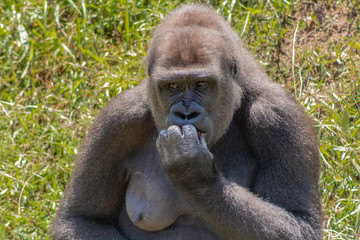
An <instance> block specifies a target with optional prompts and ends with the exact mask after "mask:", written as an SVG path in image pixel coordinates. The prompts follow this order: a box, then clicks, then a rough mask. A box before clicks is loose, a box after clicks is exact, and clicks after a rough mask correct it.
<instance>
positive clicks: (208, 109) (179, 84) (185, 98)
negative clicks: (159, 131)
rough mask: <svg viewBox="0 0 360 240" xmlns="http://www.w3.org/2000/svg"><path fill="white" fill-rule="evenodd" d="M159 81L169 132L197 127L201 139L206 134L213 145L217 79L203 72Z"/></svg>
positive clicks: (158, 86) (160, 95) (176, 75)
mask: <svg viewBox="0 0 360 240" xmlns="http://www.w3.org/2000/svg"><path fill="white" fill-rule="evenodd" d="M157 80H158V81H157V87H156V88H157V89H158V94H159V100H160V101H161V102H162V104H163V107H164V108H165V109H164V111H165V112H166V116H165V122H164V123H165V126H166V127H165V128H167V127H169V126H171V125H176V126H179V127H180V128H182V126H184V125H193V126H194V127H195V128H196V130H197V133H198V136H199V137H200V135H201V134H203V135H204V137H205V139H206V140H207V142H210V140H211V139H212V134H213V129H214V122H213V119H214V116H212V112H213V111H212V106H214V105H215V103H216V100H217V99H216V96H217V94H216V93H217V81H216V78H215V77H214V76H211V75H207V74H206V73H202V72H192V73H189V72H187V73H183V74H181V73H178V74H175V75H173V76H172V78H171V79H157Z"/></svg>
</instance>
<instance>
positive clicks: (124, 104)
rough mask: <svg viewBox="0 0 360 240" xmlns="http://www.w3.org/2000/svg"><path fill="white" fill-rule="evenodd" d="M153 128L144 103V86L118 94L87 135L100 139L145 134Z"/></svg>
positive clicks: (147, 108)
mask: <svg viewBox="0 0 360 240" xmlns="http://www.w3.org/2000/svg"><path fill="white" fill-rule="evenodd" d="M154 128H155V125H154V123H153V119H152V115H151V112H150V108H149V106H148V104H147V101H146V90H145V84H140V85H138V86H136V87H134V88H133V89H129V90H126V91H124V92H121V93H119V94H118V95H117V96H115V97H114V98H113V99H111V101H110V102H109V103H108V104H107V106H106V107H105V108H104V109H103V110H102V111H101V113H100V114H99V116H98V117H97V118H96V120H95V122H94V124H93V126H92V127H91V129H90V131H89V134H90V135H98V136H99V137H100V136H101V138H103V137H105V136H106V138H111V137H116V136H117V137H119V136H123V137H124V136H128V135H133V137H135V136H134V135H138V134H139V133H140V134H145V133H146V132H148V131H152V130H153V129H154Z"/></svg>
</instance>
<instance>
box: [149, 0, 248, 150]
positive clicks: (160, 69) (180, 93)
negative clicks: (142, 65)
mask: <svg viewBox="0 0 360 240" xmlns="http://www.w3.org/2000/svg"><path fill="white" fill-rule="evenodd" d="M204 11H206V12H208V14H204ZM212 11H213V10H211V9H209V8H205V9H204V8H203V7H196V5H195V7H194V5H192V6H191V7H189V6H186V7H183V8H180V9H178V10H176V11H174V12H172V13H171V14H169V16H168V17H167V18H166V19H165V20H164V21H163V22H162V23H161V24H160V26H159V27H158V29H157V30H156V31H155V34H154V38H153V41H152V44H151V47H150V49H149V51H148V55H147V57H146V61H147V63H148V75H149V78H148V80H147V84H148V88H147V89H148V93H147V94H148V97H149V103H150V106H151V111H152V114H153V117H154V120H155V123H156V125H157V128H158V129H167V128H168V127H169V126H170V125H177V126H180V127H181V126H183V125H186V124H191V125H194V126H195V128H196V129H197V131H198V134H199V135H200V134H201V133H203V134H205V135H204V136H205V139H206V141H207V142H208V144H209V145H213V144H214V143H215V142H216V141H217V140H218V139H219V138H221V136H223V135H224V133H225V132H226V130H227V128H228V127H229V125H230V122H231V120H232V118H233V115H234V112H235V111H236V109H237V108H238V107H239V105H240V101H241V95H242V91H241V88H240V87H239V84H238V81H237V80H236V79H237V78H238V76H239V71H238V67H239V66H238V63H237V59H236V56H237V54H236V53H237V52H238V51H239V49H240V45H241V43H240V41H239V40H238V38H237V36H236V34H235V33H234V32H233V31H232V29H231V28H230V26H229V25H228V24H227V23H226V22H225V21H224V20H223V19H222V18H221V17H220V16H218V15H217V14H214V13H213V12H212ZM205 16H206V17H205ZM234 39H235V40H234Z"/></svg>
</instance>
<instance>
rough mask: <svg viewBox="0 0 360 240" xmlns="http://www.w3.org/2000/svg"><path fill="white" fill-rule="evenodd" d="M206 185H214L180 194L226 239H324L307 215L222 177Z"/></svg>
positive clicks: (187, 188)
mask: <svg viewBox="0 0 360 240" xmlns="http://www.w3.org/2000/svg"><path fill="white" fill-rule="evenodd" d="M207 182H212V183H213V184H208V185H204V182H202V183H201V184H200V185H198V187H196V186H195V185H193V186H189V185H187V187H186V189H183V190H181V192H183V194H184V195H186V197H187V199H188V200H189V201H190V202H191V203H192V204H194V205H195V206H196V208H200V209H202V211H200V212H201V213H202V218H203V219H204V220H205V221H206V222H207V223H208V224H209V225H210V226H211V227H212V229H213V230H214V231H215V232H217V234H218V235H219V236H222V237H224V239H254V240H255V239H304V240H305V239H306V240H310V239H321V227H319V229H316V224H315V226H314V225H312V224H311V222H312V221H311V220H314V222H316V221H315V219H311V217H309V216H308V215H307V216H306V217H307V219H308V220H309V221H306V220H305V216H296V215H295V214H293V213H290V212H288V211H286V210H285V209H283V208H281V207H278V206H276V205H274V204H272V203H270V202H267V201H265V200H263V199H262V198H260V197H258V196H257V195H255V194H253V193H252V192H249V191H247V190H246V189H245V188H243V187H241V186H238V185H237V184H235V183H231V182H229V181H227V180H226V179H224V178H223V177H218V178H217V179H216V180H214V181H207ZM303 214H306V213H303ZM302 217H304V218H302ZM254 219H256V221H254Z"/></svg>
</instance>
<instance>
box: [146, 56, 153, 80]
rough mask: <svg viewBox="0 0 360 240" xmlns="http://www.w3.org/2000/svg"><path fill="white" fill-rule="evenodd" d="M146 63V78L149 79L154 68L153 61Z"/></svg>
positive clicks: (148, 60)
mask: <svg viewBox="0 0 360 240" xmlns="http://www.w3.org/2000/svg"><path fill="white" fill-rule="evenodd" d="M146 61H147V73H148V76H149V77H150V76H151V74H152V70H153V68H154V59H146Z"/></svg>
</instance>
